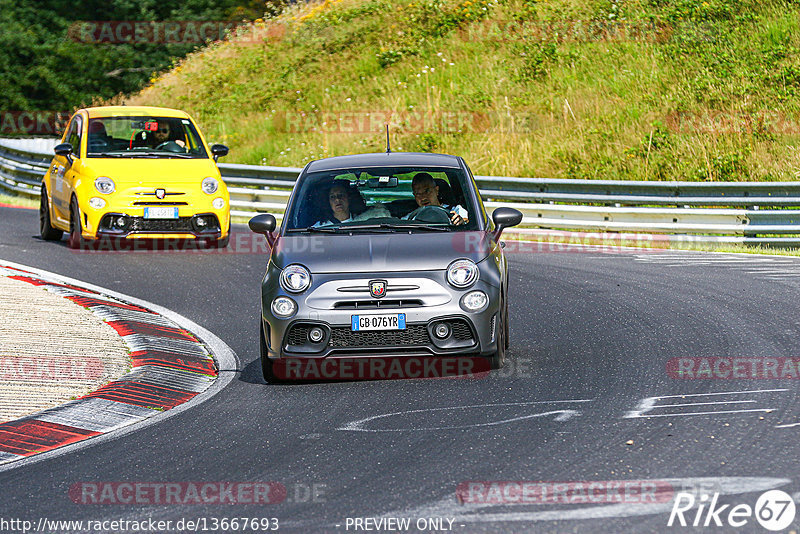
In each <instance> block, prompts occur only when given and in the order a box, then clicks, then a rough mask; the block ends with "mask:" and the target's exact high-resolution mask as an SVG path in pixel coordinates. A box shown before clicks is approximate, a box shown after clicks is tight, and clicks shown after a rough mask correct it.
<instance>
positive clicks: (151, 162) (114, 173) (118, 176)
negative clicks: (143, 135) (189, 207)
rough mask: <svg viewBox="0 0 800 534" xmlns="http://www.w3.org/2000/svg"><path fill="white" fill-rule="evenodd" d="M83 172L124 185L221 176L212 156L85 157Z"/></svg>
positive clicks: (155, 183) (173, 181)
mask: <svg viewBox="0 0 800 534" xmlns="http://www.w3.org/2000/svg"><path fill="white" fill-rule="evenodd" d="M84 174H85V175H87V176H89V177H91V178H93V179H94V178H97V177H98V176H108V177H109V178H111V179H112V180H114V183H116V184H117V188H118V189H119V188H120V187H121V186H133V185H154V186H158V185H163V184H176V183H178V184H198V185H199V184H200V182H201V181H202V180H203V178H205V177H206V176H213V177H215V178H219V169H217V166H216V165H215V164H214V160H213V159H180V158H158V159H155V158H154V159H150V158H113V159H112V158H102V159H101V158H86V163H85V164H84Z"/></svg>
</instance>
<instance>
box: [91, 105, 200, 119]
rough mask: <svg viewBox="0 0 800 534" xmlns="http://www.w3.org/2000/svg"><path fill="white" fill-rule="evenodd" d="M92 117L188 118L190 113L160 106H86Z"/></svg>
mask: <svg viewBox="0 0 800 534" xmlns="http://www.w3.org/2000/svg"><path fill="white" fill-rule="evenodd" d="M84 111H86V112H87V113H88V114H89V118H90V119H94V118H98V117H126V116H127V117H131V116H133V117H142V116H144V117H170V118H173V117H174V118H180V119H188V118H189V115H187V114H186V112H184V111H180V110H178V109H170V108H159V107H155V106H102V107H96V108H86V109H85V110H84Z"/></svg>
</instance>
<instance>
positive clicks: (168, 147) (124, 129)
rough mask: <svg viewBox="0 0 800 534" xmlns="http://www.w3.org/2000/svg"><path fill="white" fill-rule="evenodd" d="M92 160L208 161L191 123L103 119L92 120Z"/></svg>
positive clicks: (166, 119) (89, 145) (89, 152)
mask: <svg viewBox="0 0 800 534" xmlns="http://www.w3.org/2000/svg"><path fill="white" fill-rule="evenodd" d="M87 156H88V157H90V158H137V157H142V158H207V157H208V155H207V154H206V150H205V148H204V147H203V143H202V142H201V141H200V135H199V134H198V133H197V130H196V129H195V127H194V124H192V121H190V120H189V119H181V118H173V117H103V118H97V119H89V130H88V138H87Z"/></svg>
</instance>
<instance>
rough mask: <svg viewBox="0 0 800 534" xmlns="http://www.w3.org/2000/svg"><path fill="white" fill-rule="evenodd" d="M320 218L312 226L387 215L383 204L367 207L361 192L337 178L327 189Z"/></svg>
mask: <svg viewBox="0 0 800 534" xmlns="http://www.w3.org/2000/svg"><path fill="white" fill-rule="evenodd" d="M323 211H324V212H326V213H324V214H323V217H322V219H321V220H320V221H319V222H317V223H316V224H314V225H313V226H325V225H329V224H338V223H344V222H353V221H364V220H367V219H372V218H376V217H389V210H387V209H386V207H385V206H382V205H376V206H372V207H371V208H367V203H366V202H365V201H364V197H362V196H361V193H360V192H359V191H358V190H357V189H356V188H354V187H353V186H351V185H350V184H349V183H347V182H345V181H344V180H338V181H337V182H336V183H334V184H333V185H332V186H331V188H330V190H329V191H328V207H327V208H325V207H324V208H323Z"/></svg>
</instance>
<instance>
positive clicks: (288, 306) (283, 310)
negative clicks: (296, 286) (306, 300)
mask: <svg viewBox="0 0 800 534" xmlns="http://www.w3.org/2000/svg"><path fill="white" fill-rule="evenodd" d="M271 308H272V313H274V314H275V316H276V317H281V318H286V317H291V316H292V315H294V313H295V312H296V311H297V304H295V302H294V301H293V300H292V299H290V298H289V297H277V298H276V299H275V300H273V301H272V306H271Z"/></svg>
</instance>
